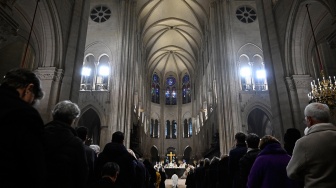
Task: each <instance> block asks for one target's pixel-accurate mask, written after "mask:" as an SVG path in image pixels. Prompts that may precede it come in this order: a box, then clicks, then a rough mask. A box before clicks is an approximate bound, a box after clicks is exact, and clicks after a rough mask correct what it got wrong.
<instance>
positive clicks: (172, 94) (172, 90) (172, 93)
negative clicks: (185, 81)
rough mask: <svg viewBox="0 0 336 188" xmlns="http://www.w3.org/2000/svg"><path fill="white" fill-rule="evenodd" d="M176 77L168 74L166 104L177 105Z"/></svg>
mask: <svg viewBox="0 0 336 188" xmlns="http://www.w3.org/2000/svg"><path fill="white" fill-rule="evenodd" d="M175 85H176V79H175V77H173V76H168V77H167V79H166V93H165V96H166V105H176V104H177V100H176V96H177V90H176V86H175Z"/></svg>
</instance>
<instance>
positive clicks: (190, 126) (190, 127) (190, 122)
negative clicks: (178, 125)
mask: <svg viewBox="0 0 336 188" xmlns="http://www.w3.org/2000/svg"><path fill="white" fill-rule="evenodd" d="M189 137H192V121H191V118H189Z"/></svg>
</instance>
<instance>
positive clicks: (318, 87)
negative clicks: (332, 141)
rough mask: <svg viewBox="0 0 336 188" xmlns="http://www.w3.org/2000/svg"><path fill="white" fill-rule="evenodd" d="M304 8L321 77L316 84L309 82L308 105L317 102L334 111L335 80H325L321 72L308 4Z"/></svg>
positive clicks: (335, 96) (335, 98)
mask: <svg viewBox="0 0 336 188" xmlns="http://www.w3.org/2000/svg"><path fill="white" fill-rule="evenodd" d="M306 8H307V13H308V18H309V23H310V28H311V30H312V33H313V38H314V43H315V47H316V53H317V57H318V60H319V64H320V70H321V76H322V80H319V79H317V83H316V82H315V80H313V82H311V90H312V91H311V92H310V93H309V94H308V98H309V103H312V102H319V103H323V104H326V105H328V106H329V108H330V109H334V108H335V106H336V102H335V100H336V86H335V85H336V80H335V76H334V77H333V80H332V79H331V77H330V76H329V78H327V79H326V78H325V75H324V71H323V65H322V63H321V57H320V53H319V49H318V47H317V42H316V38H315V34H314V29H313V25H312V21H311V18H310V13H309V8H308V4H306Z"/></svg>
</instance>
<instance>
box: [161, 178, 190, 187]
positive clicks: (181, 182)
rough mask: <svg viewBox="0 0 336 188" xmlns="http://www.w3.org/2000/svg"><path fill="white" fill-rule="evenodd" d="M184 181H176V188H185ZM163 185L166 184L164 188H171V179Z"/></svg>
mask: <svg viewBox="0 0 336 188" xmlns="http://www.w3.org/2000/svg"><path fill="white" fill-rule="evenodd" d="M185 180H186V179H179V180H178V186H177V187H178V188H185V187H186V185H185ZM165 184H166V188H172V187H173V186H172V180H171V179H166V181H165Z"/></svg>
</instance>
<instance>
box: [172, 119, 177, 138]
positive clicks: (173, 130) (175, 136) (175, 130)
mask: <svg viewBox="0 0 336 188" xmlns="http://www.w3.org/2000/svg"><path fill="white" fill-rule="evenodd" d="M172 122H173V127H172V138H173V139H176V138H177V123H176V121H175V120H173V121H172Z"/></svg>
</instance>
